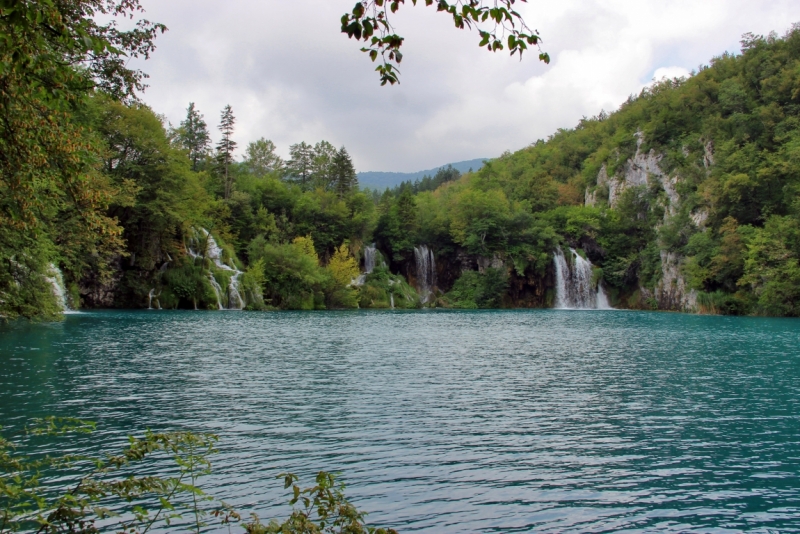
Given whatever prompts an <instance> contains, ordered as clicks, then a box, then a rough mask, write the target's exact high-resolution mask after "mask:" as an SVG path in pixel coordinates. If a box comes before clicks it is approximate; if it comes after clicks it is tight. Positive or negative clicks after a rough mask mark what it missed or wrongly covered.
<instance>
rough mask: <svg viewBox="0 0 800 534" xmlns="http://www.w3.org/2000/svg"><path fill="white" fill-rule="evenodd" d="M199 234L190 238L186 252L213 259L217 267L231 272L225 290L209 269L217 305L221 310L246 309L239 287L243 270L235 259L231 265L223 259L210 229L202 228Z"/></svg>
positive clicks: (194, 255) (196, 256)
mask: <svg viewBox="0 0 800 534" xmlns="http://www.w3.org/2000/svg"><path fill="white" fill-rule="evenodd" d="M197 234H198V232H195V235H194V236H193V237H192V239H191V240H190V243H189V246H188V247H187V248H186V252H187V253H188V254H189V256H191V257H192V258H202V257H204V256H205V257H206V258H208V259H209V260H211V262H212V263H213V264H214V265H215V266H216V267H217V269H220V270H222V271H228V272H230V273H231V280H230V283H229V284H228V289H227V291H223V289H222V286H220V285H219V282H217V279H216V278H214V273H213V272H211V271H210V270H209V271H208V281H209V282H210V283H211V287H212V288H214V293H215V294H216V296H217V307H218V308H219V309H220V310H225V309H227V310H242V309H244V307H245V306H246V305H247V303H246V302H245V299H244V297H243V296H242V293H241V291H240V288H239V276H241V275H242V274H243V273H242V271H240V270H239V269H237V268H236V265H235V264H234V263H233V261H231V262H230V263H231V265H228V264H226V263H225V262H223V261H222V248H220V246H219V245H218V244H217V241H216V240H215V239H214V236H212V235H211V234H210V233H209V232H208V230H206V229H205V228H201V229H200V232H199V234H200V235H199V236H198V235H197ZM194 246H197V247H198V249H200V250H201V251H198V250H195V249H194V248H193V247H194ZM202 248H205V254H203V253H202Z"/></svg>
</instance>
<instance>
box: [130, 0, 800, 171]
mask: <svg viewBox="0 0 800 534" xmlns="http://www.w3.org/2000/svg"><path fill="white" fill-rule="evenodd" d="M353 3H354V1H353V0H227V1H225V2H223V1H221V0H142V4H143V6H144V7H145V9H146V14H145V16H146V18H148V19H150V20H154V21H158V22H163V23H165V24H166V25H167V26H168V27H169V32H167V33H166V34H165V35H163V36H160V37H159V38H158V41H157V43H158V50H157V51H156V53H155V54H154V56H153V57H152V58H151V59H150V60H149V61H147V62H146V63H144V65H142V68H143V69H144V70H145V71H146V72H148V73H149V74H150V75H151V79H150V80H149V84H150V88H149V89H148V90H147V91H146V93H145V94H144V100H145V101H146V102H147V103H148V104H150V105H151V106H152V107H153V108H154V109H155V111H156V112H158V113H160V114H163V115H165V116H166V117H167V119H168V120H169V121H171V122H172V123H173V124H176V125H177V124H178V123H179V122H180V121H181V120H182V119H183V117H184V116H185V109H186V106H187V105H188V103H189V102H190V101H192V102H195V103H196V105H197V107H198V108H199V109H200V111H201V112H202V113H203V114H204V115H205V118H206V121H207V122H208V124H209V127H211V128H212V129H213V130H214V131H213V134H214V135H215V136H216V133H217V132H216V129H215V128H216V124H217V123H218V122H219V113H220V110H221V109H222V108H223V107H224V106H225V104H231V106H232V107H233V110H234V113H235V115H236V117H237V121H238V122H237V128H236V136H235V139H236V141H238V143H239V147H240V151H239V152H240V153H241V152H242V148H243V147H244V146H246V144H247V142H249V141H252V140H255V139H258V138H260V137H266V138H268V139H272V140H273V141H274V142H275V143H276V144H277V145H278V148H279V151H280V153H281V154H282V155H284V156H285V155H287V154H288V147H289V145H291V144H293V143H297V142H300V141H306V142H310V143H314V142H316V141H319V140H321V139H325V140H328V141H330V142H332V143H333V144H334V145H336V146H341V145H344V146H346V147H347V149H348V150H349V152H350V153H351V155H352V156H353V159H354V161H355V163H356V167H357V169H358V170H359V171H370V170H381V171H398V172H410V171H417V170H421V169H427V168H431V167H436V166H438V165H442V164H444V163H448V162H455V161H461V160H467V159H473V158H479V157H495V156H498V155H499V154H501V153H502V152H503V151H505V150H511V151H514V150H518V149H520V148H523V147H525V146H527V145H528V144H530V143H532V142H535V141H536V140H537V139H539V138H546V137H547V136H548V135H550V134H552V133H553V132H554V131H555V130H556V129H558V128H569V127H572V126H574V125H575V124H576V122H577V121H578V120H579V119H580V118H581V117H582V116H594V115H596V114H597V113H598V112H600V110H601V109H605V110H607V111H610V110H614V109H616V108H617V107H618V106H619V105H620V103H621V102H623V101H624V100H625V99H626V98H627V97H628V95H630V94H631V93H635V92H638V91H639V90H640V89H641V88H642V87H644V86H645V85H646V84H648V83H650V81H651V80H652V79H653V78H661V77H662V76H670V77H672V76H680V75H684V74H687V73H689V72H690V71H691V70H692V69H694V68H696V67H697V66H698V65H700V64H705V63H708V61H709V59H710V58H711V57H713V56H715V55H719V54H721V53H722V52H724V51H726V50H727V51H731V52H736V51H738V49H739V40H740V37H741V35H742V34H743V33H745V32H748V31H750V32H754V33H758V34H767V33H769V32H770V31H773V30H774V31H776V32H778V33H779V34H783V33H784V32H785V31H786V30H787V29H788V28H789V27H790V26H791V24H792V23H793V22H800V2H798V1H797V0H771V1H770V0H582V1H579V0H558V1H553V0H550V1H546V2H545V1H541V0H530V1H529V2H528V4H523V5H522V7H521V8H520V11H521V12H522V13H523V15H524V17H525V20H526V21H527V22H528V24H529V26H531V27H532V28H536V29H538V30H539V31H540V34H541V35H542V37H543V38H544V44H543V49H544V50H545V51H547V52H548V53H549V54H550V56H551V58H552V62H551V63H550V65H544V64H542V63H540V62H539V61H538V59H537V57H536V54H534V53H531V54H530V55H528V56H527V57H524V58H523V60H522V61H521V62H520V61H519V60H518V59H517V58H516V56H515V57H514V58H513V59H512V58H509V57H508V55H507V53H506V52H503V53H496V54H491V53H489V52H487V51H485V50H483V49H479V48H478V46H477V43H478V36H477V34H476V33H475V32H469V31H461V30H456V29H455V28H453V26H452V21H451V19H449V18H448V17H447V16H446V15H444V14H441V13H436V11H435V10H434V9H433V8H426V7H424V6H422V5H420V6H417V7H412V6H411V5H410V2H407V3H408V4H409V5H407V6H405V7H404V8H402V9H401V11H400V12H399V13H398V14H397V15H396V16H395V17H394V19H393V21H394V24H395V26H396V29H397V32H398V33H399V34H400V35H402V36H404V37H405V38H406V42H405V45H404V54H405V57H404V60H403V63H402V65H401V72H402V75H401V84H400V85H399V86H394V87H389V86H387V87H380V85H379V82H378V77H377V74H376V73H375V72H373V68H374V66H373V65H372V64H371V63H370V62H369V60H368V58H367V57H366V56H365V54H363V53H361V52H360V51H359V48H360V46H359V45H358V43H356V42H355V41H350V40H348V39H347V37H346V36H345V35H344V34H341V33H340V30H339V27H340V22H339V19H340V17H341V15H342V14H343V13H344V12H345V11H347V10H348V9H350V8H352V5H353ZM137 66H138V65H137Z"/></svg>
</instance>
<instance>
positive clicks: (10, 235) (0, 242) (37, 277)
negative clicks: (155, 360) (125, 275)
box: [0, 0, 166, 317]
mask: <svg viewBox="0 0 800 534" xmlns="http://www.w3.org/2000/svg"><path fill="white" fill-rule="evenodd" d="M140 10H141V7H140V5H139V2H138V0H119V1H116V0H104V1H97V0H65V1H60V2H49V1H47V2H45V1H36V2H6V3H4V4H3V5H2V6H0V65H1V67H0V153H2V155H3V156H2V158H0V260H2V261H0V315H2V316H5V317H13V316H16V315H18V314H23V315H26V316H36V315H38V314H39V313H40V312H39V311H37V310H42V313H43V312H44V311H45V310H47V309H48V306H40V305H38V304H35V301H30V300H29V299H30V298H32V297H33V295H34V294H38V295H39V297H38V298H39V299H48V298H50V299H52V297H48V295H47V292H44V293H41V292H39V291H35V290H34V288H37V287H38V288H40V289H41V287H43V286H42V285H41V279H42V277H45V276H46V273H47V269H48V268H49V265H50V263H51V262H53V261H58V260H59V258H58V256H59V250H60V249H61V247H62V245H63V244H64V243H68V247H69V249H70V250H71V251H72V253H73V254H74V255H79V254H85V255H89V254H92V255H93V258H94V259H95V263H96V266H97V268H98V269H99V270H100V271H101V272H107V270H108V265H109V261H110V259H111V258H112V257H113V256H114V255H115V254H117V253H118V252H119V251H120V250H121V247H122V239H121V233H122V229H121V228H120V227H119V225H118V224H117V223H116V221H114V220H113V219H112V218H109V217H107V216H106V215H105V210H106V208H107V206H108V204H109V202H111V200H112V198H113V197H114V194H115V192H114V190H113V189H111V188H109V187H108V181H107V180H106V179H105V178H104V177H103V176H102V175H101V173H100V172H99V169H98V158H97V146H96V145H95V144H94V142H93V141H92V139H91V137H90V136H89V135H88V133H87V132H86V131H85V130H84V129H83V128H82V127H81V126H80V125H78V124H76V123H75V121H74V120H73V119H74V116H73V111H74V110H75V109H80V108H81V107H82V106H83V104H84V102H85V99H86V98H87V96H88V95H89V94H90V93H91V92H92V91H95V90H101V91H106V92H108V93H110V94H112V95H115V96H116V97H117V98H121V99H131V98H133V97H134V94H135V92H136V91H137V90H139V89H141V88H142V87H143V84H142V81H143V78H144V77H145V75H144V74H143V73H142V72H141V71H138V70H132V69H128V68H127V64H128V61H129V60H130V58H135V57H142V58H147V57H149V55H150V53H151V52H152V50H153V49H154V44H153V43H154V39H155V37H156V35H157V34H158V33H160V32H163V31H165V30H166V27H164V26H163V25H161V24H154V23H150V22H147V21H141V22H139V23H138V24H137V25H136V26H135V27H134V28H133V29H132V30H129V31H123V30H120V29H119V28H118V27H117V26H116V25H115V20H114V18H115V16H119V17H123V18H129V17H133V16H134V14H135V13H136V12H137V11H140ZM80 263H82V264H84V265H85V264H86V262H80ZM70 267H71V268H72V270H73V273H74V272H77V271H78V269H79V268H80V265H72V266H70ZM73 279H74V278H73ZM26 288H27V289H26Z"/></svg>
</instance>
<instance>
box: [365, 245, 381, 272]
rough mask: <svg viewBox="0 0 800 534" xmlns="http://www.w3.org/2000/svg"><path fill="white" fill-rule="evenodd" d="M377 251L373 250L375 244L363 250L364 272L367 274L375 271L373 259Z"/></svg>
mask: <svg viewBox="0 0 800 534" xmlns="http://www.w3.org/2000/svg"><path fill="white" fill-rule="evenodd" d="M377 251H378V249H376V248H375V243H373V244H371V245H370V246H368V247H366V248H365V249H364V272H365V273H367V274H369V273H371V272H372V271H373V270H374V269H375V257H376V255H377V254H376V252H377Z"/></svg>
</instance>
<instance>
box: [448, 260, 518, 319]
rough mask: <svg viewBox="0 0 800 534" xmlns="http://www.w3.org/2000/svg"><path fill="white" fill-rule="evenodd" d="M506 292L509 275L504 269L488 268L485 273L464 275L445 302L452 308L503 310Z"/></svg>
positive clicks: (475, 272)
mask: <svg viewBox="0 0 800 534" xmlns="http://www.w3.org/2000/svg"><path fill="white" fill-rule="evenodd" d="M506 291H508V274H507V273H506V272H505V271H504V270H502V269H493V268H488V269H486V270H485V271H484V272H483V273H479V272H477V271H467V272H465V273H463V274H462V275H461V276H460V277H459V279H458V280H456V282H455V283H454V284H453V288H452V289H451V290H450V292H448V293H447V295H445V297H444V299H443V300H444V303H445V305H447V306H449V307H452V308H462V309H470V308H472V309H474V308H482V309H491V308H501V307H502V306H503V297H504V296H505V294H506Z"/></svg>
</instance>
